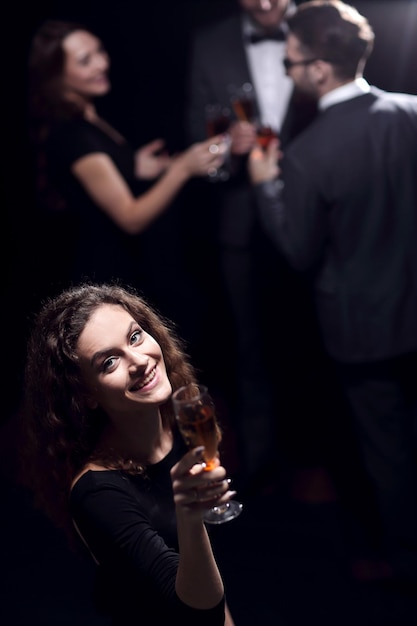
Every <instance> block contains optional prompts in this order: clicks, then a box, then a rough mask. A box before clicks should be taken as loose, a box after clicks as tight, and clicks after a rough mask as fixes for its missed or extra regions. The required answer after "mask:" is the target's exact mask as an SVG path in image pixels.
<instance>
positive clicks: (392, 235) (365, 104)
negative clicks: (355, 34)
mask: <svg viewBox="0 0 417 626" xmlns="http://www.w3.org/2000/svg"><path fill="white" fill-rule="evenodd" d="M256 193H257V197H258V203H259V208H260V210H261V215H262V219H263V223H264V226H265V228H266V230H267V231H268V233H269V235H270V236H271V238H272V239H273V240H274V242H275V244H276V245H277V246H278V247H279V249H280V250H281V251H282V252H283V253H284V254H285V256H286V257H287V259H288V260H289V262H290V263H291V264H292V265H293V266H294V267H295V268H297V269H298V270H301V271H303V272H307V275H308V276H309V278H310V279H311V282H312V285H313V288H314V295H315V300H316V304H317V312H318V318H319V322H320V326H321V329H322V335H323V339H324V342H325V345H326V346H327V349H328V351H329V352H330V354H331V355H332V356H333V357H335V358H336V359H338V360H340V361H344V362H366V361H368V362H369V361H375V360H380V359H387V358H390V357H394V356H398V355H401V354H404V353H407V352H410V351H414V350H416V349H417V96H413V95H407V94H394V93H387V92H383V91H381V90H378V89H376V88H371V92H370V93H366V94H363V95H360V96H358V97H355V98H352V99H351V100H347V101H345V102H341V103H338V104H334V105H333V106H331V107H329V108H328V109H326V110H325V111H324V112H323V113H321V114H320V115H319V117H318V118H317V119H316V120H315V121H314V122H313V124H312V125H311V126H310V127H309V128H308V129H307V130H305V131H304V133H303V134H302V135H300V136H299V137H298V138H297V139H296V140H295V141H294V142H293V143H292V144H291V145H290V146H289V147H288V149H287V150H286V152H285V155H284V158H283V162H282V180H278V181H274V182H272V183H269V184H268V183H267V184H262V185H259V186H257V187H256Z"/></svg>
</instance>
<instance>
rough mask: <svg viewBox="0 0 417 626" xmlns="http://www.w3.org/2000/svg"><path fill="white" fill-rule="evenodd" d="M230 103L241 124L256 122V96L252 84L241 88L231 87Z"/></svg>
mask: <svg viewBox="0 0 417 626" xmlns="http://www.w3.org/2000/svg"><path fill="white" fill-rule="evenodd" d="M229 93H230V102H231V104H232V108H233V111H234V114H235V115H236V118H237V119H238V120H239V121H241V122H250V123H251V124H253V123H255V122H256V106H255V94H254V89H253V86H252V84H251V83H244V84H243V85H241V86H240V87H236V86H235V85H229Z"/></svg>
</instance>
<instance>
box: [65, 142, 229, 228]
mask: <svg viewBox="0 0 417 626" xmlns="http://www.w3.org/2000/svg"><path fill="white" fill-rule="evenodd" d="M213 144H219V145H220V150H218V151H217V152H216V151H214V152H211V151H210V149H209V148H210V146H211V145H213ZM223 157H224V155H223V144H222V137H221V136H217V137H212V138H210V139H208V140H207V141H204V142H201V143H197V144H194V145H192V146H190V147H189V148H188V149H187V150H185V151H184V152H182V153H181V154H179V155H178V156H176V157H174V158H173V159H171V163H170V165H169V167H168V168H167V169H166V171H165V172H164V174H163V175H162V176H161V178H160V179H159V180H158V181H157V182H156V183H155V184H154V185H153V186H152V187H151V188H150V189H149V190H148V191H146V192H145V193H143V194H141V195H140V196H139V197H136V198H135V197H134V196H133V195H132V193H131V191H130V189H129V187H128V185H127V183H126V181H125V180H124V179H123V177H122V176H121V174H120V172H119V170H118V169H117V168H116V166H115V165H114V163H113V161H112V160H111V158H110V157H109V156H108V155H107V154H104V153H102V152H95V153H91V154H88V155H86V156H83V157H81V158H80V159H78V160H77V161H75V163H74V164H73V166H72V173H73V174H74V176H75V177H76V178H77V179H78V181H79V182H80V184H81V185H82V186H83V187H84V189H85V190H86V192H87V193H88V194H89V195H90V196H91V198H92V199H93V200H94V202H95V203H96V204H97V205H98V206H99V207H100V208H101V209H102V210H103V211H104V212H105V213H107V215H108V216H109V217H110V218H111V219H112V220H113V221H114V222H115V223H116V224H117V225H118V226H119V227H120V228H121V229H122V230H124V231H126V232H127V233H130V234H136V233H140V232H141V231H143V230H145V229H146V228H147V226H148V225H149V224H150V223H151V222H152V221H153V220H154V219H156V218H157V217H158V216H159V215H160V214H161V213H162V212H163V211H164V210H165V209H166V208H167V207H168V206H169V204H170V203H171V202H172V201H173V199H174V198H175V196H176V195H177V194H178V192H179V191H180V190H181V188H182V187H183V186H184V185H185V183H186V182H187V181H188V180H189V179H190V178H191V177H193V176H205V175H206V174H207V173H208V170H209V169H210V168H216V167H219V166H220V165H221V163H222V162H223Z"/></svg>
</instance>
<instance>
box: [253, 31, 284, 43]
mask: <svg viewBox="0 0 417 626" xmlns="http://www.w3.org/2000/svg"><path fill="white" fill-rule="evenodd" d="M285 39H286V36H285V32H284V31H283V30H282V29H281V28H280V29H278V30H273V31H270V32H256V31H254V32H252V33H249V34H248V35H247V38H246V41H247V42H248V43H259V42H260V41H285Z"/></svg>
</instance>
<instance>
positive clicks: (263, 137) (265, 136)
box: [229, 83, 278, 150]
mask: <svg viewBox="0 0 417 626" xmlns="http://www.w3.org/2000/svg"><path fill="white" fill-rule="evenodd" d="M229 93H230V102H231V105H232V108H233V111H234V114H235V116H236V118H237V119H238V120H239V121H240V122H249V124H253V125H254V126H255V129H256V143H257V144H258V145H259V146H260V147H261V148H263V149H264V150H265V149H266V148H267V147H268V145H269V142H270V141H271V139H274V138H275V139H278V133H277V131H276V130H274V128H273V126H272V125H270V124H269V121H266V120H264V119H262V121H260V120H259V118H258V115H257V113H256V109H257V107H256V104H255V91H254V88H253V85H252V84H251V83H244V84H243V85H241V86H240V87H236V86H235V85H229Z"/></svg>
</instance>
